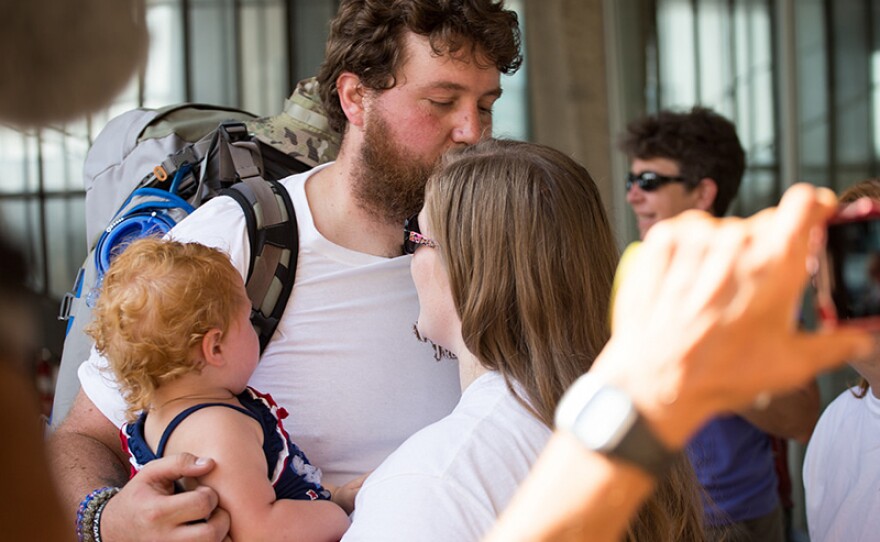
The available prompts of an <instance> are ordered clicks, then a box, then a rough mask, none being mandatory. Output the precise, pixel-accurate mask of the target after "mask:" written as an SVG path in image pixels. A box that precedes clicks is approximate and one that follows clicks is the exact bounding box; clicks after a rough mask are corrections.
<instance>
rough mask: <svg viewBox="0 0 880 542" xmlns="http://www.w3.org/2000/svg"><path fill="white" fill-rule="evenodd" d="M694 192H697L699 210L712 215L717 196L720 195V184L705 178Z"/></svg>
mask: <svg viewBox="0 0 880 542" xmlns="http://www.w3.org/2000/svg"><path fill="white" fill-rule="evenodd" d="M694 190H696V191H697V201H696V204H697V209H701V210H703V211H707V212H709V213H711V212H712V204H713V203H715V196H717V195H718V183H716V182H715V180H714V179H710V178H709V177H703V178H702V179H700V182H699V183H698V184H697V187H696V188H695V189H694Z"/></svg>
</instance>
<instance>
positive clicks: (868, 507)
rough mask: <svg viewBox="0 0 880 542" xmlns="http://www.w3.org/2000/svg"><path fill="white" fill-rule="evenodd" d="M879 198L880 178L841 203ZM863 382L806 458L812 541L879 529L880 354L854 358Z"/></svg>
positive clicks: (836, 404)
mask: <svg viewBox="0 0 880 542" xmlns="http://www.w3.org/2000/svg"><path fill="white" fill-rule="evenodd" d="M862 198H868V199H870V200H873V201H875V202H878V201H880V180H878V179H867V180H865V181H862V182H859V183H857V184H855V185H853V186H851V187H850V188H848V189H847V190H846V191H844V192H843V194H841V196H840V203H841V205H852V204H855V202H857V201H858V202H859V204H861V203H862V202H861V201H860V200H862ZM850 366H852V367H853V368H854V369H855V370H856V371H857V372H858V373H859V374H860V375H861V381H860V382H859V384H858V385H857V386H855V387H853V388H852V389H850V390H846V391H844V392H843V393H841V394H840V395H839V396H838V397H837V398H836V399H835V400H834V401H832V402H831V404H830V405H828V407H827V408H826V409H825V411H824V412H823V413H822V416H821V418H819V423H818V424H817V425H816V430H815V431H814V432H813V436H812V437H811V438H810V443H809V445H808V446H807V454H806V457H805V458H804V489H805V496H806V509H807V527H808V528H809V532H810V539H811V540H872V539H874V538H876V536H877V532H878V531H880V515H878V514H877V510H878V508H880V470H878V462H877V452H878V450H880V395H878V394H880V359H878V358H877V357H876V356H874V357H873V359H869V360H861V361H851V362H850Z"/></svg>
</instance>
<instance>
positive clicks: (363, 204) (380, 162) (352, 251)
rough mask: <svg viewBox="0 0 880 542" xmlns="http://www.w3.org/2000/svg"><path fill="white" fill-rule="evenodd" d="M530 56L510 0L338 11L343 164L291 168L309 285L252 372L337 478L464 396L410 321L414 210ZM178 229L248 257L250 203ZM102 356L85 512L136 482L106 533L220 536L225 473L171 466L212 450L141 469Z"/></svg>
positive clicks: (84, 480)
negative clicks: (406, 247) (133, 467)
mask: <svg viewBox="0 0 880 542" xmlns="http://www.w3.org/2000/svg"><path fill="white" fill-rule="evenodd" d="M521 60H522V59H521V55H520V31H519V28H518V26H517V18H516V15H515V14H514V13H513V12H511V11H509V10H505V9H504V6H503V4H502V2H501V0H465V1H457V2H447V1H439V2H438V1H437V0H400V1H395V2H388V1H387V0H347V1H343V2H342V3H341V5H340V8H339V12H338V14H337V16H336V18H335V19H334V20H333V23H332V27H331V32H330V37H329V40H328V44H327V55H326V59H325V62H324V64H323V66H322V67H321V70H320V73H319V74H318V82H319V86H320V92H321V98H322V102H323V105H324V107H325V109H326V110H327V113H328V117H329V120H330V126H331V127H332V128H333V129H335V130H337V131H338V132H340V133H341V134H343V140H342V144H341V148H340V151H339V155H338V159H337V160H336V161H335V162H332V163H329V164H326V165H324V166H319V167H317V168H315V169H313V170H311V171H309V172H307V173H304V174H300V175H295V176H292V177H289V178H287V179H285V180H283V181H282V184H283V185H284V186H285V187H286V188H287V190H288V191H289V193H290V195H291V199H292V200H293V204H294V207H295V209H296V214H297V223H298V226H299V236H300V239H299V245H300V249H299V260H298V269H297V276H296V283H295V285H294V288H293V294H292V295H291V298H290V301H289V302H288V306H287V308H286V310H285V312H284V315H283V317H282V319H281V321H280V323H279V326H278V329H277V331H276V332H275V335H274V337H273V339H272V341H271V342H270V343H269V345H268V346H267V348H266V350H265V352H264V354H263V357H262V360H261V363H260V365H259V367H258V368H257V370H256V372H255V374H254V376H253V378H252V379H251V381H250V385H252V386H254V387H255V388H257V389H260V390H262V391H266V392H269V393H270V394H271V395H272V396H273V397H275V399H276V400H277V401H278V403H279V404H280V405H284V406H285V408H287V409H288V410H289V411H290V412H291V416H290V418H289V419H288V420H287V421H286V422H285V423H286V424H287V426H288V428H289V430H290V432H291V434H293V435H295V438H296V441H297V443H298V444H299V445H300V446H301V447H302V448H303V450H305V451H306V452H307V454H308V456H309V459H310V460H311V461H312V462H313V463H315V464H316V465H318V466H320V467H321V468H322V469H323V471H324V479H325V480H326V481H327V482H329V483H330V484H333V485H337V484H341V483H343V482H346V481H347V480H350V479H352V478H354V477H356V476H358V475H360V474H363V473H364V472H367V471H370V470H372V469H374V468H375V467H376V466H378V464H379V463H380V462H381V461H382V460H383V459H384V458H385V457H386V456H387V455H388V454H389V453H390V452H391V451H393V450H394V449H395V448H396V447H397V446H398V445H399V444H400V443H402V442H403V441H404V440H405V439H406V438H407V437H408V436H410V435H411V434H413V433H415V432H416V431H417V430H419V429H421V428H422V427H424V426H426V425H428V424H429V423H432V422H434V421H436V420H438V419H440V418H441V417H443V416H444V415H446V414H448V413H449V412H450V410H451V409H452V407H453V406H454V405H455V404H456V402H457V401H458V395H459V382H458V370H457V367H455V366H454V364H453V363H452V362H450V361H443V362H440V363H437V362H435V361H434V359H433V354H434V351H433V349H432V348H431V347H430V345H426V344H423V343H421V342H418V341H416V340H415V339H414V338H413V337H412V335H411V330H412V323H413V322H414V321H415V319H416V317H417V314H418V302H417V298H416V294H415V289H414V287H413V284H412V279H411V277H410V274H409V259H408V258H404V257H403V251H402V230H401V226H402V223H403V221H404V220H405V219H406V218H407V217H409V216H411V215H413V214H414V213H416V212H417V211H418V210H419V208H420V207H421V205H422V199H423V190H424V183H425V181H426V180H427V176H428V172H430V170H431V169H432V167H433V166H434V164H435V163H437V161H438V160H439V158H440V156H441V155H442V153H443V152H444V151H446V150H447V149H449V148H451V147H453V146H457V145H468V144H473V143H475V142H477V141H478V140H479V139H480V138H481V137H483V136H487V135H490V134H491V128H492V105H493V103H494V102H495V100H497V99H498V97H499V96H500V95H501V87H500V74H501V73H512V72H514V71H516V69H518V67H519V65H520V63H521ZM170 235H171V236H172V237H173V238H175V239H177V240H182V241H197V242H200V243H203V244H207V245H211V246H215V247H219V248H221V249H222V250H224V251H226V252H228V253H229V255H230V258H231V259H232V261H233V263H234V264H235V265H236V267H237V268H238V269H239V271H240V272H242V273H244V270H245V269H246V268H247V264H248V260H249V257H250V254H248V242H247V239H246V235H247V233H246V228H245V222H244V217H243V216H242V213H241V210H240V208H239V206H238V204H237V203H235V202H234V201H232V200H230V199H228V198H215V199H214V200H212V201H211V202H209V203H207V204H206V205H203V206H202V207H200V208H199V209H198V210H196V212H194V213H193V214H192V215H190V216H189V217H187V218H186V219H185V220H184V221H182V222H181V223H180V224H179V225H178V226H177V227H176V228H175V229H174V230H172V232H171V234H170ZM105 364H106V362H105V361H104V360H102V359H101V358H100V357H99V356H97V355H93V357H92V359H90V360H89V362H88V363H86V364H84V365H83V368H82V369H81V370H80V381H81V384H82V390H81V391H80V393H79V395H78V396H77V399H76V400H75V402H74V405H73V407H72V409H71V411H70V414H69V415H68V417H67V419H66V420H65V422H64V423H63V424H62V425H61V426H60V427H59V428H58V429H57V430H56V433H55V435H54V436H53V439H52V442H51V446H52V452H53V453H52V455H53V460H54V462H55V465H54V466H55V471H56V473H58V474H59V475H60V477H61V480H60V483H61V485H62V490H63V496H64V498H65V500H66V504H67V506H68V509H69V510H70V512H71V515H72V514H73V512H74V511H75V510H76V509H77V506H79V504H80V502H81V501H83V499H84V498H85V497H86V496H87V495H89V493H90V492H91V491H93V490H94V489H95V488H100V487H102V486H124V487H123V488H122V490H121V491H120V492H119V493H118V494H116V495H115V496H113V497H112V498H111V499H110V500H109V501H108V503H107V505H106V506H105V507H104V509H103V512H102V516H101V520H100V536H101V539H103V540H105V541H107V542H114V541H117V540H140V539H147V538H149V539H161V540H172V539H173V540H195V539H200V540H207V539H210V540H215V539H216V540H221V539H223V538H224V536H225V535H226V532H227V529H228V516H226V514H225V513H224V512H222V511H220V510H219V509H218V510H215V507H216V504H217V499H216V495H215V494H214V493H213V492H212V491H211V490H210V489H208V488H204V487H202V488H199V489H198V490H196V491H190V492H187V493H184V494H179V495H172V494H171V493H172V489H171V481H172V480H174V479H176V478H178V477H180V476H182V475H186V476H199V475H201V474H203V473H204V471H205V469H209V468H211V465H210V462H208V464H207V465H205V464H202V463H197V462H196V461H195V459H194V458H191V457H190V458H186V457H184V458H174V459H172V458H169V459H168V460H167V461H164V462H162V463H159V464H158V465H157V466H155V467H154V468H152V469H149V470H144V471H142V472H141V473H139V474H138V475H137V476H135V477H134V478H133V479H132V480H131V481H130V482H128V483H127V484H126V480H127V478H128V469H127V467H126V465H127V461H126V458H125V457H124V456H123V455H122V453H121V449H120V446H119V441H118V436H117V435H118V431H117V429H116V426H117V425H119V424H120V423H121V422H122V421H123V420H122V417H121V414H122V410H121V409H122V402H121V398H120V397H119V394H118V392H117V391H116V390H115V388H114V387H113V386H112V383H109V384H108V382H107V376H106V375H105V374H103V373H102V371H101V367H102V366H104V365H105ZM154 463H156V462H154ZM212 511H213V513H212ZM206 517H208V518H209V519H208V521H207V522H200V523H197V524H193V523H192V522H195V521H198V520H200V519H203V518H206Z"/></svg>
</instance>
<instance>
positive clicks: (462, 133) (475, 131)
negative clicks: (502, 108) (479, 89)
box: [452, 107, 492, 145]
mask: <svg viewBox="0 0 880 542" xmlns="http://www.w3.org/2000/svg"><path fill="white" fill-rule="evenodd" d="M491 132H492V123H491V122H489V123H485V122H484V121H483V120H482V119H481V118H480V111H479V109H478V108H477V107H467V108H465V109H464V110H463V111H461V112H460V113H459V114H458V118H456V120H455V126H454V127H453V129H452V140H453V141H454V142H456V143H464V144H467V145H473V144H474V143H476V142H478V141H479V140H480V139H482V138H483V137H484V136H487V135H489V134H490V133H491Z"/></svg>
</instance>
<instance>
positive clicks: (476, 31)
mask: <svg viewBox="0 0 880 542" xmlns="http://www.w3.org/2000/svg"><path fill="white" fill-rule="evenodd" d="M407 32H413V33H415V34H418V35H420V36H425V37H427V38H428V40H429V42H430V44H431V48H432V49H433V51H434V53H436V54H438V55H443V54H458V53H460V52H464V53H468V54H471V55H473V56H474V60H475V61H479V62H483V63H486V65H487V66H495V67H496V68H497V69H498V71H500V72H501V73H504V74H511V73H514V72H515V71H516V70H518V69H519V67H520V64H522V55H521V53H520V42H521V39H522V38H521V34H520V30H519V24H518V20H517V16H516V13H514V12H513V11H511V10H506V9H504V2H503V0H343V1H342V2H341V3H340V6H339V11H338V13H337V15H336V17H335V18H334V19H333V22H332V23H331V26H330V36H329V38H328V40H327V48H326V51H325V56H324V63H323V64H322V65H321V68H320V70H319V71H318V84H319V88H320V93H321V100H322V102H323V103H324V108H325V109H326V111H327V113H328V116H329V118H330V126H331V127H332V128H333V129H334V130H336V131H337V132H339V133H344V132H345V127H346V125H347V122H348V121H347V118H346V116H345V113H344V112H343V111H342V106H341V105H340V103H339V94H338V92H337V90H336V80H337V79H338V78H339V75H340V74H341V73H342V72H346V71H347V72H351V73H354V74H355V75H357V76H358V77H360V79H361V83H362V84H363V85H364V87H366V88H368V89H372V90H387V89H390V88H392V87H394V85H395V84H396V80H395V76H396V74H397V71H398V69H399V68H400V66H401V64H402V63H403V61H404V60H405V59H404V38H405V35H406V33H407Z"/></svg>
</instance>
